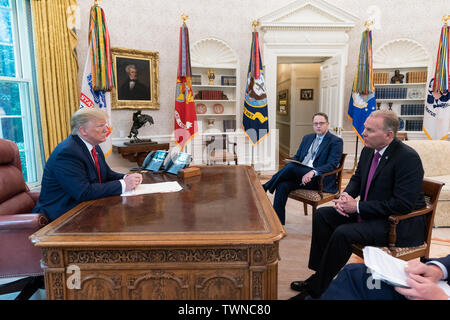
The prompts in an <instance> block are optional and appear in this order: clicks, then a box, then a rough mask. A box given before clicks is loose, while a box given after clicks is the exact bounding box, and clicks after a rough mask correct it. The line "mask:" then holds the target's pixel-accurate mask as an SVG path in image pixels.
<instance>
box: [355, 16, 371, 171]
mask: <svg viewBox="0 0 450 320" xmlns="http://www.w3.org/2000/svg"><path fill="white" fill-rule="evenodd" d="M372 25H373V20H366V21H365V22H364V27H365V28H366V31H369V30H370V27H371V26H372ZM358 143H359V137H358V135H356V143H355V160H354V161H353V169H352V171H353V173H355V171H356V167H357V166H358Z"/></svg>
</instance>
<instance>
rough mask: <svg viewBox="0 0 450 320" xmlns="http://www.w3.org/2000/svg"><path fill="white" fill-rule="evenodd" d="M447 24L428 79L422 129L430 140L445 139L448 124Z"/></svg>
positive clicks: (449, 106) (449, 74)
mask: <svg viewBox="0 0 450 320" xmlns="http://www.w3.org/2000/svg"><path fill="white" fill-rule="evenodd" d="M449 48H450V45H449V26H447V25H446V24H445V25H444V26H443V27H442V30H441V37H440V40H439V48H438V55H437V60H436V70H435V72H434V78H433V79H431V80H430V83H429V85H428V92H427V101H426V104H425V113H424V116H423V131H424V132H425V135H426V136H427V137H428V139H430V140H445V139H447V137H448V130H449V125H450V101H449V100H450V93H449V82H450V73H449V53H450V52H449Z"/></svg>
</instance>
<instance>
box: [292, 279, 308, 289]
mask: <svg viewBox="0 0 450 320" xmlns="http://www.w3.org/2000/svg"><path fill="white" fill-rule="evenodd" d="M307 288H308V282H307V281H293V282H291V289H292V290H295V291H300V292H301V291H306V289H307Z"/></svg>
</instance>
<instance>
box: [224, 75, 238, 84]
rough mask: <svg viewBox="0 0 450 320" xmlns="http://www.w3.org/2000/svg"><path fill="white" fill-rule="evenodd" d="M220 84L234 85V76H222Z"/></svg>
mask: <svg viewBox="0 0 450 320" xmlns="http://www.w3.org/2000/svg"><path fill="white" fill-rule="evenodd" d="M221 85H223V86H235V85H236V76H222V78H221Z"/></svg>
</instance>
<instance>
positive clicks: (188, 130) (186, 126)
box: [175, 22, 198, 151]
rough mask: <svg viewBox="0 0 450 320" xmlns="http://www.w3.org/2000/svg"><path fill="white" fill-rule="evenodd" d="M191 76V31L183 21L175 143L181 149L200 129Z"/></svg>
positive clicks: (176, 100)
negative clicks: (198, 127)
mask: <svg viewBox="0 0 450 320" xmlns="http://www.w3.org/2000/svg"><path fill="white" fill-rule="evenodd" d="M191 76H192V74H191V56H190V49H189V31H188V28H187V26H186V23H184V22H183V25H182V26H181V28H180V50H179V58H178V73H177V87H176V97H175V143H176V144H177V145H178V147H179V148H180V150H181V151H183V149H184V146H185V145H186V144H187V143H188V142H189V141H190V140H191V139H192V138H193V137H194V136H195V135H196V134H197V131H198V129H197V114H196V113H195V103H194V94H193V91H192V83H191Z"/></svg>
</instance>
